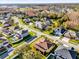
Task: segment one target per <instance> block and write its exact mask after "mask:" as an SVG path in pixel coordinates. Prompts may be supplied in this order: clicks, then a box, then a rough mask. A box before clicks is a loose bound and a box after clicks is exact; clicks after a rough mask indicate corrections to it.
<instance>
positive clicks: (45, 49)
mask: <svg viewBox="0 0 79 59" xmlns="http://www.w3.org/2000/svg"><path fill="white" fill-rule="evenodd" d="M34 47H35V48H36V50H38V51H40V52H41V53H42V54H45V53H49V52H50V51H51V50H52V49H53V48H54V47H55V44H54V43H52V42H50V41H49V40H47V39H41V40H39V41H37V42H36V43H35V45H34Z"/></svg>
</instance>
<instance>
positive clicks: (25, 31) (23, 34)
mask: <svg viewBox="0 0 79 59" xmlns="http://www.w3.org/2000/svg"><path fill="white" fill-rule="evenodd" d="M21 35H22V36H23V37H26V36H28V35H29V33H28V30H22V33H21Z"/></svg>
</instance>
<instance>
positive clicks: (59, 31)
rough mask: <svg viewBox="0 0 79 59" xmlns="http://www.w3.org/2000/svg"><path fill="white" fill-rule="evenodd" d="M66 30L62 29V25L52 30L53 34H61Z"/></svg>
mask: <svg viewBox="0 0 79 59" xmlns="http://www.w3.org/2000/svg"><path fill="white" fill-rule="evenodd" d="M66 31H67V30H66V29H64V28H63V27H60V28H57V29H55V30H54V34H55V35H56V36H61V35H62V34H64V33H65V32H66Z"/></svg>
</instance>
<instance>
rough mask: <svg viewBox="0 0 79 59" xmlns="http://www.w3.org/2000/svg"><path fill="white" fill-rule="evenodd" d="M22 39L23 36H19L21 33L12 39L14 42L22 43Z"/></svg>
mask: <svg viewBox="0 0 79 59" xmlns="http://www.w3.org/2000/svg"><path fill="white" fill-rule="evenodd" d="M22 39H23V36H22V35H21V34H19V33H16V34H15V35H14V36H13V38H12V40H13V41H14V42H17V41H20V40H22Z"/></svg>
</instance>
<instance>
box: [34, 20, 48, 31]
mask: <svg viewBox="0 0 79 59" xmlns="http://www.w3.org/2000/svg"><path fill="white" fill-rule="evenodd" d="M35 26H36V27H37V28H39V29H41V30H43V29H46V28H47V26H48V25H47V24H43V23H42V22H40V21H36V22H35Z"/></svg>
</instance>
